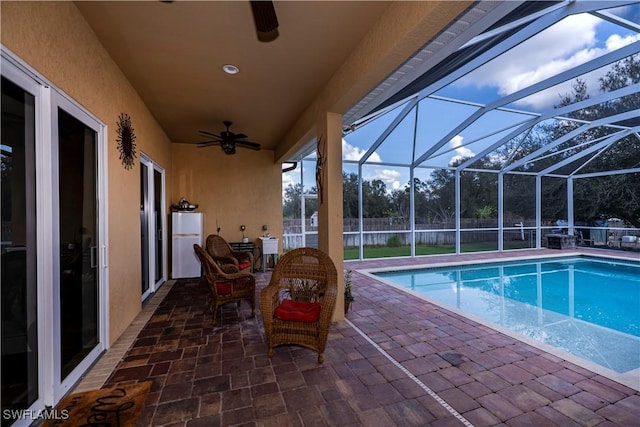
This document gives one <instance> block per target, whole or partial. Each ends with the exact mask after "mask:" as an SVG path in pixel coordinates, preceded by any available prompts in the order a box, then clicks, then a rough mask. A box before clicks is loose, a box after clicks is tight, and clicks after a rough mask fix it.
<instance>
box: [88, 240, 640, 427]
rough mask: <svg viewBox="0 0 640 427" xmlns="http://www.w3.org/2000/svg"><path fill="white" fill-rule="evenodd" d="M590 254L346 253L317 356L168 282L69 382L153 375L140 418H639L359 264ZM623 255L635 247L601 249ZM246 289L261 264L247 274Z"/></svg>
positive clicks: (594, 377) (573, 373) (303, 422)
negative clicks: (336, 308) (339, 304)
mask: <svg viewBox="0 0 640 427" xmlns="http://www.w3.org/2000/svg"><path fill="white" fill-rule="evenodd" d="M578 252H580V253H588V254H597V255H600V254H601V251H594V250H587V249H579V250H575V251H574V250H571V251H570V252H569V251H566V250H565V251H558V250H536V251H517V252H516V251H511V252H504V253H490V254H488V253H481V254H464V255H457V256H437V257H436V256H432V257H424V258H413V259H408V258H405V259H383V260H381V259H378V260H368V261H349V262H345V269H351V270H354V274H353V293H354V296H355V302H354V303H353V304H352V307H351V310H350V311H349V313H348V315H347V319H346V320H344V321H339V322H334V323H333V325H332V328H331V330H330V336H329V340H328V343H327V350H326V351H325V362H324V364H323V365H318V364H317V363H316V355H315V354H314V353H313V352H312V351H310V350H307V349H303V348H298V347H287V346H285V347H278V348H276V350H275V355H274V357H273V358H272V359H269V358H268V357H267V355H266V344H265V341H264V333H263V330H262V325H261V321H260V313H259V312H258V314H257V316H256V317H255V318H249V317H248V315H249V310H248V307H247V306H246V304H243V305H242V306H241V308H240V310H236V308H235V306H234V305H231V306H226V307H224V308H223V313H222V317H221V319H220V318H219V320H218V321H219V322H220V323H219V324H218V325H216V326H213V324H212V321H211V315H205V314H203V310H202V308H203V301H204V300H205V299H206V289H204V286H201V285H200V284H198V283H197V282H196V281H179V282H177V283H174V282H173V281H170V282H168V283H167V284H166V285H164V286H163V287H162V288H161V289H160V290H159V291H158V293H157V294H156V295H155V296H154V297H153V298H152V299H151V300H150V301H149V302H147V304H145V307H144V308H143V312H142V313H141V314H140V316H139V317H138V319H137V320H136V321H135V322H134V323H133V324H132V326H131V327H130V328H129V329H128V330H127V332H125V334H123V336H122V337H121V338H120V339H119V340H118V341H117V342H116V343H115V344H114V345H113V346H112V348H111V349H110V350H109V351H108V352H107V353H106V354H105V355H104V356H103V357H102V359H101V360H100V361H99V362H98V363H97V364H96V366H95V367H94V368H93V369H92V370H91V371H90V372H89V373H88V375H87V376H86V377H85V378H84V380H83V381H82V382H81V383H80V384H79V385H78V387H77V388H76V391H81V390H87V389H92V388H98V387H101V386H103V385H105V386H106V385H114V384H121V383H128V382H137V381H144V380H149V379H150V380H152V381H153V387H152V391H151V393H150V394H149V396H148V398H147V401H146V404H145V408H144V409H143V412H142V415H141V417H140V419H139V422H138V425H140V426H154V427H155V426H171V427H174V426H184V427H187V426H188V427H197V426H277V427H286V426H367V427H369V426H374V427H375V426H385V427H387V426H394V425H395V426H459V425H466V426H472V425H475V426H534V425H535V426H596V425H598V426H614V425H619V426H640V392H638V389H640V372H639V373H638V376H637V387H634V388H635V389H634V388H632V387H629V386H627V385H624V384H621V383H620V382H617V381H614V380H612V379H610V378H608V377H605V376H602V375H600V374H598V373H596V372H594V371H593V370H591V369H586V368H585V367H582V366H579V365H578V364H576V363H574V362H573V361H569V360H566V359H564V358H561V357H558V356H556V355H554V354H551V353H549V352H547V351H545V350H543V349H540V348H538V347H536V346H533V345H530V344H529V343H526V342H523V341H521V340H518V339H516V338H514V337H512V336H509V335H506V334H504V333H502V332H499V331H496V330H495V329H492V328H489V327H487V326H486V325H482V324H479V323H477V322H475V321H472V320H469V319H467V318H465V317H463V316H461V315H459V314H456V313H453V312H451V311H449V310H446V309H443V308H441V307H439V306H437V305H434V304H431V303H429V302H427V301H424V300H423V299H420V298H418V297H417V296H414V295H410V294H408V293H406V292H403V291H401V290H399V289H396V288H393V287H390V286H387V285H385V284H383V283H381V282H378V281H376V280H373V279H372V278H371V277H370V276H368V275H367V274H363V273H361V272H359V271H358V270H368V269H375V268H389V267H391V268H396V267H402V266H416V265H423V264H428V265H433V264H436V263H441V262H442V263H446V262H466V261H478V260H496V259H502V258H513V257H514V256H515V257H528V256H545V255H565V254H569V253H578ZM602 252H604V253H602V254H603V255H607V254H612V255H616V256H622V257H625V258H628V259H635V260H638V259H640V255H639V254H637V253H635V254H634V253H627V252H617V251H616V252H615V253H613V252H612V251H602ZM256 278H257V282H258V288H259V289H261V288H262V287H264V286H265V285H266V283H267V281H268V280H269V278H270V272H266V273H256Z"/></svg>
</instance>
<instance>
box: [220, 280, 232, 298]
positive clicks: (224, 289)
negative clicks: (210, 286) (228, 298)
mask: <svg viewBox="0 0 640 427" xmlns="http://www.w3.org/2000/svg"><path fill="white" fill-rule="evenodd" d="M231 290H232V284H231V282H222V283H216V291H217V292H218V295H229V294H230V293H231Z"/></svg>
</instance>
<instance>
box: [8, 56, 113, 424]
mask: <svg viewBox="0 0 640 427" xmlns="http://www.w3.org/2000/svg"><path fill="white" fill-rule="evenodd" d="M0 54H1V56H2V62H0V65H1V67H2V68H1V70H2V73H1V76H2V85H1V92H2V99H1V101H2V102H1V112H2V123H1V129H0V131H1V132H0V180H1V182H0V189H1V205H0V208H1V212H0V219H1V228H0V245H1V246H0V260H1V265H0V272H1V275H2V282H1V287H2V297H1V299H0V303H1V311H0V317H1V319H2V329H1V341H2V342H1V347H0V350H1V356H2V357H1V366H0V370H1V372H0V382H1V385H2V395H1V402H2V414H3V416H2V417H0V418H1V424H2V426H8V425H20V426H22V425H27V424H28V422H30V421H29V420H27V419H25V418H24V417H20V415H19V414H21V413H23V412H20V410H32V411H39V410H42V409H44V408H45V407H46V406H54V405H55V404H56V403H57V402H58V401H59V399H60V398H61V397H62V396H64V395H65V394H66V393H68V391H69V390H70V389H71V387H73V385H74V384H76V383H77V382H78V381H79V380H80V378H81V377H82V375H83V374H84V373H85V372H86V370H87V369H88V368H89V367H90V366H91V365H92V364H93V363H95V361H96V360H97V358H98V356H99V355H100V353H101V352H102V351H104V350H105V348H106V340H107V328H106V325H107V314H106V313H107V312H106V298H105V297H106V288H105V284H106V278H107V258H106V253H107V245H106V244H105V240H106V229H107V224H106V206H105V203H102V202H103V201H104V202H106V186H105V178H106V162H105V155H106V145H105V130H104V125H103V124H102V123H100V122H99V121H97V119H95V118H94V117H93V116H92V115H90V114H89V113H88V112H87V111H86V110H84V109H83V108H81V107H80V106H79V105H78V104H76V103H75V102H74V101H72V100H71V99H70V98H69V97H67V96H66V95H65V94H63V93H62V92H60V91H58V90H57V89H55V88H53V86H52V85H51V84H50V83H47V82H45V81H44V79H43V78H42V77H41V76H39V75H37V74H36V73H35V72H33V71H31V70H30V69H29V68H28V67H27V66H26V65H24V64H23V63H22V62H21V61H19V60H18V59H17V58H15V57H13V56H12V55H10V54H9V53H7V52H6V51H4V50H2V49H0ZM34 413H36V412H34ZM14 415H15V417H14Z"/></svg>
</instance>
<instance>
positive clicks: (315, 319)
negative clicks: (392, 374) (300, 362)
mask: <svg viewBox="0 0 640 427" xmlns="http://www.w3.org/2000/svg"><path fill="white" fill-rule="evenodd" d="M337 289H338V273H337V271H336V267H335V265H334V264H333V261H331V258H329V257H328V256H327V255H326V254H325V253H324V252H321V251H319V250H317V249H314V248H299V249H294V250H292V251H290V252H287V253H286V254H284V256H283V257H282V258H281V259H280V260H279V261H278V263H277V264H276V266H275V267H274V269H273V273H272V275H271V281H270V282H269V285H267V287H265V288H264V289H263V290H262V292H261V293H260V310H261V312H262V321H263V323H264V330H265V334H266V337H267V347H268V353H269V357H272V356H273V348H274V347H276V346H280V345H298V346H302V347H307V348H310V349H312V350H314V351H317V352H318V363H322V362H323V353H324V349H325V345H326V342H327V335H328V333H329V326H330V325H331V316H332V315H333V309H334V307H335V304H336V295H337Z"/></svg>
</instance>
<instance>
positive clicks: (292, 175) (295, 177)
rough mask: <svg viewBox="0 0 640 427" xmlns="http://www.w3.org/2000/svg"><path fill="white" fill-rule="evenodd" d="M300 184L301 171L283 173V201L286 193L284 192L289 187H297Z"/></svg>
mask: <svg viewBox="0 0 640 427" xmlns="http://www.w3.org/2000/svg"><path fill="white" fill-rule="evenodd" d="M299 183H300V171H298V170H294V171H293V172H288V173H283V174H282V199H283V200H284V196H285V193H284V191H285V190H286V189H287V188H288V187H289V185H292V186H295V185H296V184H299Z"/></svg>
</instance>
